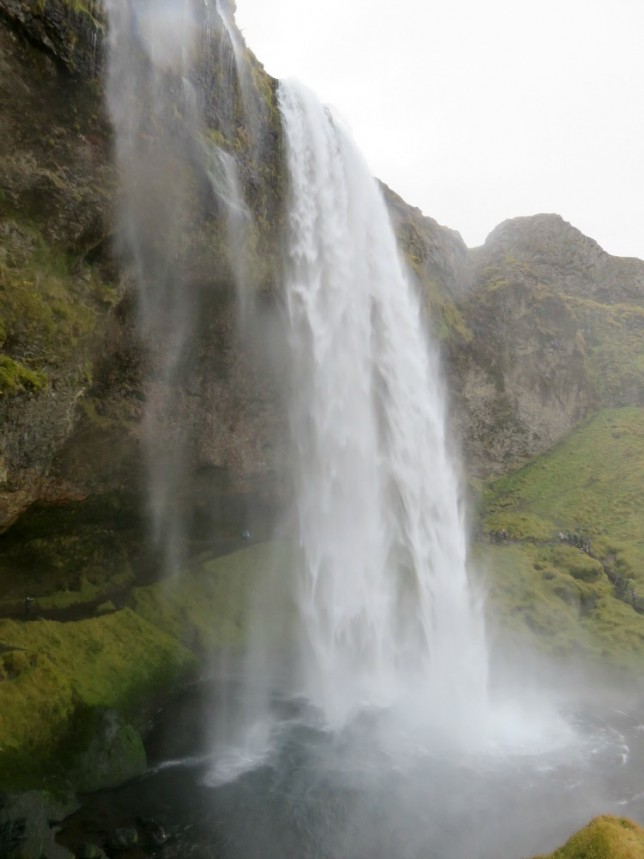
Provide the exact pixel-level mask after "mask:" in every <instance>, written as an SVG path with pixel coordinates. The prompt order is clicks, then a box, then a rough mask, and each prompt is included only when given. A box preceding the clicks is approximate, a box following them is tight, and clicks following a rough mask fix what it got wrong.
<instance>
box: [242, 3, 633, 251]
mask: <svg viewBox="0 0 644 859" xmlns="http://www.w3.org/2000/svg"><path fill="white" fill-rule="evenodd" d="M237 22H238V24H239V26H240V27H241V28H242V30H243V32H244V34H245V37H246V41H247V43H248V44H249V45H250V47H251V48H252V49H253V50H254V51H255V53H256V54H257V56H258V57H259V59H260V60H261V61H262V62H263V63H264V65H265V66H266V69H267V71H268V72H270V73H271V74H273V75H275V76H277V77H281V78H283V77H294V78H297V79H299V80H300V81H302V82H303V83H305V84H307V85H308V86H309V87H310V88H311V89H313V90H314V91H315V92H316V93H317V94H318V96H319V97H320V98H321V99H322V100H323V101H324V102H326V103H327V104H329V105H330V106H331V108H332V109H333V110H334V111H335V112H336V114H337V115H338V116H339V117H340V118H341V119H342V120H343V121H344V124H345V125H346V126H348V127H349V129H350V131H351V132H352V134H353V136H354V138H355V140H356V141H357V143H358V145H359V146H360V148H361V149H362V152H363V153H364V155H365V156H366V158H367V161H368V162H369V164H370V166H371V169H372V171H373V173H374V174H375V175H376V176H378V177H379V178H380V179H382V180H383V181H384V182H386V183H387V184H388V185H390V186H391V187H392V188H393V189H394V190H395V191H397V192H398V193H399V194H400V195H401V196H402V197H404V198H405V199H406V200H407V201H408V202H409V203H411V204H413V205H415V206H418V207H419V208H420V209H422V211H423V212H424V213H425V214H427V215H430V216H431V217H433V218H436V220H438V221H439V222H440V223H442V224H445V225H446V226H449V227H452V228H454V229H456V230H458V231H459V232H460V233H461V235H462V236H463V238H464V239H465V242H466V243H467V244H468V245H470V246H475V245H478V244H481V243H482V242H483V241H484V239H485V237H486V235H487V234H488V233H489V232H490V231H491V230H492V229H493V228H494V227H495V226H496V225H497V224H498V223H500V222H501V221H503V220H505V219H506V218H511V217H515V216H517V215H531V214H536V213H538V212H558V213H559V214H561V215H562V216H563V217H564V218H565V219H566V220H567V221H570V222H571V223H572V224H574V226H576V227H578V228H579V229H580V230H582V232H584V233H586V234H587V235H589V236H591V237H592V238H594V239H596V240H597V241H598V242H599V243H600V245H602V247H604V248H605V249H606V250H607V251H609V252H610V253H613V254H619V255H625V256H639V257H641V258H643V259H644V0H538V2H537V0H530V2H527V0H442V2H440V3H438V2H435V0H395V2H394V0H315V2H313V0H237Z"/></svg>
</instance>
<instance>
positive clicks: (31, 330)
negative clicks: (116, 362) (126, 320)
mask: <svg viewBox="0 0 644 859" xmlns="http://www.w3.org/2000/svg"><path fill="white" fill-rule="evenodd" d="M10 227H11V229H10V230H9V231H8V239H7V240H6V243H4V244H3V246H2V254H0V318H1V319H2V326H1V331H0V342H1V343H2V348H3V352H4V353H5V354H4V355H3V356H1V357H0V396H2V395H3V394H4V395H6V394H15V393H19V392H20V391H21V390H27V389H30V390H36V391H37V390H41V389H42V388H43V387H44V386H45V383H46V381H47V379H49V378H55V377H56V375H57V374H60V373H62V372H63V371H65V372H66V374H67V375H69V370H70V364H72V363H74V364H75V363H78V365H79V366H78V377H79V378H78V381H79V384H82V382H83V381H84V380H85V379H86V378H87V375H88V372H91V362H90V360H89V353H91V351H92V350H93V348H94V345H95V344H94V343H93V336H94V333H95V330H96V325H97V322H98V320H99V318H100V316H101V315H102V314H103V313H104V311H105V308H106V307H108V306H110V305H111V304H112V303H113V302H114V301H115V292H114V290H113V289H112V288H111V287H108V286H107V285H106V284H105V283H104V282H103V281H101V279H100V278H99V277H98V275H97V274H96V272H94V271H93V270H92V269H91V268H90V267H84V266H82V265H79V264H78V262H77V261H76V260H74V259H73V258H71V257H70V256H68V255H67V254H66V253H65V252H64V251H62V250H61V249H60V248H56V247H54V246H53V245H51V244H50V243H48V242H47V241H46V240H45V239H44V238H43V236H42V234H41V233H40V232H39V231H38V229H37V228H36V227H35V226H34V225H33V224H31V223H28V222H24V221H23V222H22V223H20V224H18V222H17V221H15V222H12V223H11V224H10Z"/></svg>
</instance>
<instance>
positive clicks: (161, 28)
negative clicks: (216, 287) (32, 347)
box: [105, 0, 249, 572]
mask: <svg viewBox="0 0 644 859" xmlns="http://www.w3.org/2000/svg"><path fill="white" fill-rule="evenodd" d="M105 3H106V10H107V14H108V19H109V62H108V78H107V102H108V108H109V112H110V117H111V120H112V124H113V127H114V131H115V160H116V166H117V169H118V174H119V178H120V191H119V195H118V204H117V213H116V214H117V223H118V233H117V238H118V246H119V250H120V252H121V256H122V258H123V260H124V262H125V266H124V268H125V271H126V277H127V278H131V279H132V280H133V281H134V282H135V284H136V287H137V290H138V311H139V330H140V333H141V339H142V344H143V347H144V350H145V356H144V360H145V364H146V370H147V378H148V380H149V381H148V386H147V392H146V394H147V396H146V403H145V412H144V418H143V436H144V438H143V441H144V445H143V449H144V453H145V457H146V464H147V473H148V499H149V518H150V524H151V535H152V540H153V543H154V545H155V546H156V547H157V549H158V550H159V551H160V553H161V557H162V562H163V565H164V567H165V569H166V571H167V572H175V571H176V570H177V569H179V568H180V567H181V565H182V563H183V561H184V556H185V545H184V544H185V541H186V530H187V525H186V516H187V512H186V511H187V509H188V507H189V505H187V504H185V503H181V496H182V493H184V492H185V486H186V476H187V475H188V473H189V472H190V468H191V463H190V443H191V438H190V429H191V427H190V426H188V425H187V424H188V420H187V418H186V415H189V414H190V411H191V409H190V408H189V406H188V404H187V398H188V397H189V396H190V394H192V395H193V396H194V395H198V394H199V393H200V391H199V390H194V388H195V387H196V386H198V385H199V384H201V385H203V384H205V383H204V381H203V379H202V381H201V383H199V382H198V381H195V378H194V377H195V371H194V365H195V363H196V359H195V355H196V353H197V352H198V347H199V325H200V322H201V319H202V317H203V313H202V310H203V305H204V302H205V301H206V299H205V294H204V293H205V290H204V289H203V287H202V284H201V283H200V280H203V279H204V275H203V274H202V273H201V271H200V270H199V264H200V263H199V259H198V258H197V259H196V260H195V259H193V257H194V256H195V255H196V254H195V250H194V248H195V245H194V239H195V237H198V236H199V235H200V234H201V233H202V232H203V230H204V226H205V225H206V227H207V228H208V229H209V231H210V235H209V242H211V243H213V244H214V242H215V241H219V242H220V243H221V245H222V252H221V254H220V256H221V257H222V258H227V265H228V268H229V271H228V272H226V273H225V274H224V276H223V277H222V279H224V278H225V277H226V276H227V275H229V276H230V277H231V279H235V278H236V276H237V275H239V276H241V267H240V263H239V260H240V259H241V258H242V256H243V242H244V228H245V225H246V224H247V222H248V220H249V214H248V211H247V209H246V206H245V204H244V201H243V199H242V195H241V192H240V189H239V182H238V178H237V170H236V164H235V160H234V158H233V157H232V156H231V155H230V154H229V153H228V152H227V151H226V150H225V149H223V148H222V147H220V146H219V145H218V144H217V143H215V138H220V137H222V136H223V137H228V138H231V137H232V136H233V133H234V123H235V116H234V89H235V74H236V70H235V68H234V63H233V64H232V65H231V63H230V62H229V58H230V56H231V55H232V53H233V47H232V46H231V45H230V40H229V34H228V29H229V25H228V24H227V23H226V21H225V20H224V19H223V18H222V14H221V12H220V3H219V0H216V3H215V5H214V6H212V5H211V4H210V2H209V0H205V2H203V3H202V4H197V3H193V2H191V0H163V2H159V0H105ZM216 69H222V70H224V72H225V76H226V79H225V81H224V85H223V86H220V87H219V89H215V88H214V86H213V79H212V74H213V70H216ZM209 99H210V100H211V101H212V99H215V100H216V113H217V117H216V118H217V128H215V129H214V133H211V131H213V130H212V129H211V128H210V126H209V123H208V121H207V119H208V117H207V116H206V113H207V108H209V107H211V105H209V103H208V100H209ZM211 112H212V109H211ZM227 249H228V250H229V253H228V254H227V253H226V250H227ZM197 257H198V255H197ZM202 267H203V263H202ZM208 274H209V276H210V279H211V280H212V281H215V280H216V275H217V273H216V272H214V271H209V272H208ZM220 276H221V275H220ZM188 379H191V383H190V385H188ZM189 388H191V389H192V390H190V391H189V390H188V389H189Z"/></svg>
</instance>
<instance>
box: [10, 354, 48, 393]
mask: <svg viewBox="0 0 644 859" xmlns="http://www.w3.org/2000/svg"><path fill="white" fill-rule="evenodd" d="M46 384H47V377H46V375H45V374H44V373H41V372H38V371H34V370H30V369H29V368H28V367H25V366H24V365H23V364H19V363H18V362H17V361H14V360H13V358H10V357H9V356H8V355H0V397H6V396H11V395H13V394H18V393H20V392H21V391H41V390H42V389H43V388H44V387H45V385H46Z"/></svg>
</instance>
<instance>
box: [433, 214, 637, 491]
mask: <svg viewBox="0 0 644 859" xmlns="http://www.w3.org/2000/svg"><path fill="white" fill-rule="evenodd" d="M469 259H470V277H471V279H470V288H469V292H468V293H467V294H466V295H465V296H464V297H461V298H459V299H457V307H458V309H459V310H460V312H461V314H462V317H463V320H464V321H465V324H466V326H467V329H468V332H469V335H470V336H469V338H468V339H467V342H465V341H464V340H463V339H461V341H460V342H459V341H457V340H453V341H452V342H450V343H449V345H448V354H449V368H450V378H451V381H452V383H453V389H454V391H455V400H456V405H457V408H456V410H455V411H456V414H457V420H459V421H460V423H461V427H462V435H463V439H464V443H465V448H466V451H467V455H468V459H469V462H470V463H471V466H472V467H473V468H474V469H476V470H478V472H479V473H481V474H486V473H490V472H500V471H504V470H507V469H508V468H510V467H515V466H516V465H518V464H520V463H522V462H524V461H526V460H527V459H529V458H530V457H532V456H534V455H535V454H537V453H541V452H543V451H544V450H547V449H548V448H549V447H551V446H552V445H553V444H554V443H556V442H557V441H558V440H559V439H561V438H562V437H563V436H564V435H565V434H566V433H567V432H568V431H569V430H570V429H571V428H572V427H574V426H575V425H576V424H578V423H579V422H580V421H581V420H582V419H583V418H585V417H586V416H588V415H589V414H591V413H592V412H593V411H595V410H597V409H598V408H600V407H605V406H624V405H642V404H643V403H644V374H643V373H642V368H643V366H644V365H643V363H642V362H643V360H644V346H643V343H644V341H643V339H642V334H644V327H643V326H644V263H642V262H641V261H640V260H636V259H620V258H616V257H611V256H610V255H609V254H607V253H605V252H604V251H603V250H602V249H601V248H600V247H599V246H598V245H597V243H596V242H594V241H593V240H592V239H589V238H587V237H586V236H584V235H582V233H580V232H579V231H578V230H576V229H575V228H574V227H572V226H571V225H570V224H568V223H566V222H565V221H564V220H563V219H562V218H561V217H559V216H558V215H536V216H534V217H529V218H517V219H515V220H512V221H506V222H505V223H503V224H501V225H500V226H499V227H497V228H496V229H495V230H494V231H493V232H492V233H491V235H490V236H489V237H488V239H487V241H486V243H485V245H484V246H483V247H481V248H477V249H474V250H472V251H470V253H469Z"/></svg>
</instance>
